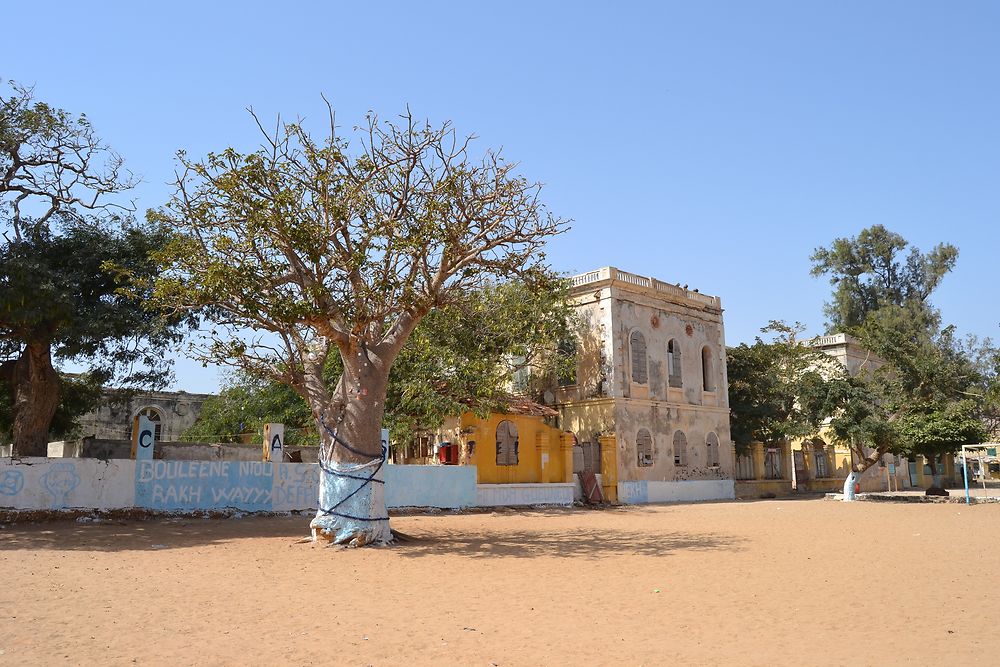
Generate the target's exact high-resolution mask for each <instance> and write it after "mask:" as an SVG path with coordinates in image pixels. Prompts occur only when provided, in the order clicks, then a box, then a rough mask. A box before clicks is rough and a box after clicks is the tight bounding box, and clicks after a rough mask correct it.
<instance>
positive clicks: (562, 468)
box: [461, 413, 573, 484]
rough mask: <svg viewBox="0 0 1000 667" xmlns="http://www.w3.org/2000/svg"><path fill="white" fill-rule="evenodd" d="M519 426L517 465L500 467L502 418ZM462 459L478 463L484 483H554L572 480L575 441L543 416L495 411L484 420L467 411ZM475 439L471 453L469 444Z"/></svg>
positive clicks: (480, 477) (463, 422) (463, 418)
mask: <svg viewBox="0 0 1000 667" xmlns="http://www.w3.org/2000/svg"><path fill="white" fill-rule="evenodd" d="M505 420H507V421H512V422H514V425H515V426H516V427H517V436H518V459H517V465H513V466H498V465H497V460H496V432H497V427H498V426H499V425H500V422H501V421H505ZM461 438H462V440H461V443H462V445H463V446H462V454H463V456H462V460H463V462H466V463H468V464H471V465H474V466H476V471H477V479H478V482H479V483H480V484H516V483H553V482H570V481H572V473H573V464H572V461H573V459H572V456H573V452H572V441H571V440H569V439H566V438H564V437H563V432H562V431H560V430H559V429H557V428H553V427H551V426H548V425H547V424H546V423H545V422H544V421H543V419H542V418H541V417H534V416H525V415H504V414H491V415H490V416H489V417H487V418H485V419H481V418H479V417H477V416H475V415H474V414H471V413H466V414H465V415H463V416H462V419H461ZM470 442H475V443H476V444H475V448H474V451H473V452H472V453H471V454H470V453H469V449H470V448H469V443H470Z"/></svg>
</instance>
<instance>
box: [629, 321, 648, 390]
mask: <svg viewBox="0 0 1000 667" xmlns="http://www.w3.org/2000/svg"><path fill="white" fill-rule="evenodd" d="M629 353H630V355H631V357H632V382H635V383H636V384H646V379H647V375H646V373H647V371H646V338H645V337H644V336H643V335H642V333H641V332H639V331H633V332H632V335H631V336H630V337H629Z"/></svg>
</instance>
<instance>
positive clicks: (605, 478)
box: [597, 435, 618, 503]
mask: <svg viewBox="0 0 1000 667" xmlns="http://www.w3.org/2000/svg"><path fill="white" fill-rule="evenodd" d="M597 441H598V442H599V443H601V489H602V490H603V491H604V497H605V498H607V499H608V500H609V501H610V502H613V503H617V502H618V438H616V437H615V436H613V435H602V436H601V437H599V438H598V439H597Z"/></svg>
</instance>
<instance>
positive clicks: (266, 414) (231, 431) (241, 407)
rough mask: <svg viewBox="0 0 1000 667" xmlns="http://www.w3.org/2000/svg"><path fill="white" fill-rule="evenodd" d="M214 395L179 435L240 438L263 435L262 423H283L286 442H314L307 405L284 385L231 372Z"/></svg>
mask: <svg viewBox="0 0 1000 667" xmlns="http://www.w3.org/2000/svg"><path fill="white" fill-rule="evenodd" d="M227 385H228V386H226V387H225V389H223V390H222V392H221V393H220V394H219V395H218V396H212V397H211V398H209V399H208V400H206V401H205V403H204V404H202V407H201V414H200V415H199V416H198V421H197V422H195V423H194V424H193V425H192V426H191V427H190V428H188V429H187V430H186V431H185V432H184V434H183V438H184V439H185V440H196V441H201V442H240V441H241V440H242V436H244V435H249V434H254V435H256V436H258V438H256V439H255V441H256V440H259V437H262V436H263V432H264V424H266V423H268V422H276V423H281V424H284V425H285V427H286V430H285V442H286V444H288V445H292V446H297V445H302V444H315V443H316V441H317V436H316V432H315V430H314V429H313V425H312V423H311V422H312V417H311V415H310V414H309V406H308V405H306V403H305V401H303V400H302V397H301V396H299V395H298V394H296V393H295V392H294V391H292V390H291V389H290V388H289V387H288V386H287V385H283V384H279V383H276V382H273V381H270V380H266V379H261V378H255V377H252V376H248V375H246V374H242V373H237V374H234V375H233V376H232V377H231V378H230V379H229V381H228V382H227Z"/></svg>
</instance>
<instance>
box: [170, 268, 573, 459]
mask: <svg viewBox="0 0 1000 667" xmlns="http://www.w3.org/2000/svg"><path fill="white" fill-rule="evenodd" d="M572 322H573V315H572V307H571V306H570V304H569V300H568V290H567V287H566V285H565V283H564V282H563V281H561V280H558V279H555V278H554V277H553V276H541V275H540V276H536V279H534V280H532V282H531V283H530V284H528V283H525V282H524V281H521V280H517V281H511V282H508V283H504V284H501V285H491V286H489V287H487V288H485V289H483V290H478V291H476V292H473V293H470V294H468V295H466V296H465V297H464V298H461V299H458V300H456V302H454V303H452V304H450V305H448V306H446V307H443V308H440V309H438V310H435V311H433V312H431V313H429V314H428V315H427V316H426V317H425V318H424V319H423V320H422V321H421V322H420V324H419V325H417V327H416V329H415V330H414V332H413V334H412V335H411V336H410V339H409V340H408V341H407V342H406V344H405V345H404V346H403V349H402V350H401V351H400V353H399V357H397V359H396V362H395V363H394V364H393V370H392V373H391V375H390V377H389V386H388V392H387V396H386V408H385V416H384V421H383V424H384V425H385V426H386V427H388V428H389V430H390V432H391V439H392V440H393V441H394V442H407V441H409V439H410V438H411V437H412V436H413V434H414V432H418V431H421V430H425V429H433V428H436V427H437V426H439V425H440V423H441V422H442V420H443V419H444V418H445V417H447V416H452V415H457V414H461V413H462V412H466V411H472V412H477V413H480V414H483V413H487V412H490V411H495V410H502V409H504V407H505V406H506V403H507V400H508V398H509V389H510V386H509V385H510V378H511V376H512V374H515V373H517V372H520V371H522V370H525V371H528V372H529V375H530V376H532V377H535V378H539V379H538V381H537V384H538V386H549V384H550V383H551V380H550V378H552V377H557V376H558V375H559V374H560V373H561V372H562V371H563V370H564V366H565V365H567V364H568V363H571V362H572V361H573V358H572V350H571V349H570V350H566V349H565V348H564V350H563V352H564V354H559V353H558V350H559V347H560V343H561V342H562V341H564V340H566V339H569V338H570V337H571V327H572ZM341 373H342V369H341V364H340V357H339V356H337V355H330V357H329V358H328V359H327V365H326V368H325V369H324V381H325V382H326V384H327V386H328V387H330V388H331V389H332V388H333V386H334V385H335V384H336V382H337V380H338V379H339V378H340V375H341ZM539 376H541V377H539ZM268 421H279V422H282V423H284V424H285V425H286V427H291V430H288V431H286V433H287V434H288V436H287V441H288V442H289V443H290V444H298V445H310V444H316V443H317V442H318V437H317V433H316V431H315V424H314V422H313V419H312V416H311V415H310V412H309V407H308V405H307V404H306V402H305V401H304V400H303V399H302V397H301V396H299V395H297V394H296V393H295V392H294V391H293V390H292V389H291V388H290V387H288V386H287V385H283V384H280V383H276V382H274V381H273V380H267V379H262V378H254V377H249V376H247V375H245V374H237V375H236V376H235V377H234V378H233V380H232V382H231V383H230V385H229V386H228V387H227V388H226V389H225V390H224V391H223V392H222V393H221V394H220V395H219V396H218V397H214V398H212V399H209V400H208V401H207V402H206V403H205V405H204V407H203V409H202V414H201V416H200V417H199V419H198V422H197V423H196V424H195V425H194V426H192V427H191V428H190V429H189V430H188V431H187V432H186V433H185V434H184V437H186V438H193V439H199V440H203V439H217V441H223V442H227V441H228V442H235V441H238V440H239V437H238V435H239V434H242V433H248V432H253V433H257V434H259V433H261V432H262V429H263V425H264V423H266V422H268Z"/></svg>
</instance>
